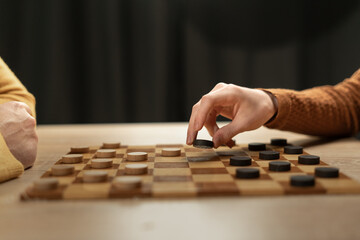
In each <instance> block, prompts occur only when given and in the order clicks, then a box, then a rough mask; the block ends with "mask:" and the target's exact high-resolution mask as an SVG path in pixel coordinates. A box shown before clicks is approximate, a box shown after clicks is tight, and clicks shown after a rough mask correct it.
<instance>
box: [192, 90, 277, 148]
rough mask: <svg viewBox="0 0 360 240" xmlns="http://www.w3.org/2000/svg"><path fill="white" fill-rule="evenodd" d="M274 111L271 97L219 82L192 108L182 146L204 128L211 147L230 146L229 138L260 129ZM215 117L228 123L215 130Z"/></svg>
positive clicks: (256, 91) (258, 91)
mask: <svg viewBox="0 0 360 240" xmlns="http://www.w3.org/2000/svg"><path fill="white" fill-rule="evenodd" d="M275 112H276V108H275V106H274V104H273V101H272V99H271V97H270V96H269V95H268V94H267V93H265V92H264V91H262V90H257V89H250V88H245V87H239V86H236V85H233V84H225V83H219V84H217V85H216V86H215V87H214V88H213V89H212V90H211V92H209V93H208V94H206V95H204V96H203V97H202V98H201V100H200V101H199V102H197V103H196V104H195V105H194V106H193V109H192V113H191V117H190V121H189V126H188V132H187V140H186V143H187V144H189V145H191V144H192V143H193V141H194V140H195V139H196V136H197V133H198V131H200V130H201V129H202V127H203V126H205V127H206V129H207V130H208V132H209V134H210V135H211V136H212V137H213V142H214V147H215V148H217V147H219V146H221V145H222V144H226V145H228V146H229V147H232V146H233V145H234V143H233V141H232V140H231V139H232V137H234V136H235V135H237V134H238V133H241V132H244V131H249V130H254V129H257V128H259V127H261V126H262V125H263V124H264V123H266V122H267V121H268V120H269V119H270V118H271V117H272V116H273V115H274V114H275ZM218 115H222V116H224V117H226V118H229V119H231V120H232V121H231V122H230V123H229V124H227V125H226V126H224V127H222V128H220V129H219V127H218V125H217V124H216V117H217V116H218Z"/></svg>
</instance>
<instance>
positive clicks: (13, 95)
mask: <svg viewBox="0 0 360 240" xmlns="http://www.w3.org/2000/svg"><path fill="white" fill-rule="evenodd" d="M9 101H19V102H23V103H25V104H27V105H28V106H29V107H30V109H31V111H32V115H33V116H34V117H35V115H36V113H35V98H34V96H33V95H32V94H31V93H29V92H28V91H27V89H26V88H25V87H24V85H23V84H22V83H21V82H20V81H19V79H18V78H17V77H16V76H15V74H14V73H13V72H12V71H11V70H10V69H9V67H8V66H7V65H6V63H5V62H4V61H3V60H2V59H1V58H0V104H2V103H5V102H9Z"/></svg>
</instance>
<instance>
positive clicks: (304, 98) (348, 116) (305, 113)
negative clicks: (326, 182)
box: [265, 69, 360, 136]
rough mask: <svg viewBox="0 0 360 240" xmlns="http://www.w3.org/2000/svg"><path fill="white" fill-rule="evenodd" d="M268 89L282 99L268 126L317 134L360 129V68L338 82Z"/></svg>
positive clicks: (330, 134) (348, 131) (333, 134)
mask: <svg viewBox="0 0 360 240" xmlns="http://www.w3.org/2000/svg"><path fill="white" fill-rule="evenodd" d="M266 90H267V91H269V92H271V93H272V94H273V95H274V96H275V97H276V98H277V100H278V113H277V115H276V117H275V119H273V120H272V121H271V122H269V123H268V124H266V125H265V126H266V127H269V128H276V129H280V130H287V131H293V132H298V133H304V134H309V135H317V136H348V135H353V134H355V133H357V132H359V124H360V69H359V70H358V71H357V72H355V73H354V74H353V75H352V76H351V77H350V78H348V79H345V80H344V81H343V82H341V83H339V84H337V85H335V86H321V87H315V88H311V89H307V90H303V91H294V90H286V89H266Z"/></svg>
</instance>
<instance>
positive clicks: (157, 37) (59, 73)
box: [0, 0, 360, 123]
mask: <svg viewBox="0 0 360 240" xmlns="http://www.w3.org/2000/svg"><path fill="white" fill-rule="evenodd" d="M359 29H360V6H359V4H358V1H335V0H328V1H325V0H317V1H310V0H296V1H295V0H294V1H285V0H281V1H279V0H274V1H268V0H228V1H220V0H188V1H186V0H83V1H74V0H21V1H20V0H0V56H1V57H2V58H3V59H4V60H5V61H6V62H7V63H8V64H9V65H10V67H11V68H12V70H13V71H14V72H15V73H16V74H17V76H18V77H19V78H20V79H21V80H22V81H23V83H24V84H25V85H26V86H27V88H28V89H29V90H30V91H31V92H32V93H34V95H35V96H36V98H37V113H38V122H39V123H93V122H139V121H186V120H187V119H188V117H189V115H190V111H191V106H192V105H193V104H194V103H195V102H196V101H197V100H198V99H199V98H200V97H201V96H202V95H203V94H205V93H207V92H208V91H209V90H211V88H212V87H213V86H214V85H215V84H216V83H217V82H219V81H223V82H228V83H230V82H231V83H235V84H238V85H242V86H248V87H282V88H292V89H304V88H308V87H312V86H315V85H323V84H335V83H338V82H340V81H342V80H343V79H344V78H345V77H348V76H349V75H351V74H352V73H353V72H354V71H355V70H356V69H357V68H359V66H360V64H359V63H360V61H359V60H360V31H359Z"/></svg>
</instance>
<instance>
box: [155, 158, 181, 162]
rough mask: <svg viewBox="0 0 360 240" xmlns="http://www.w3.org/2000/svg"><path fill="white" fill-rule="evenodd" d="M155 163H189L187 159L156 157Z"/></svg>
mask: <svg viewBox="0 0 360 240" xmlns="http://www.w3.org/2000/svg"><path fill="white" fill-rule="evenodd" d="M154 161H155V162H187V159H186V157H155V160H154Z"/></svg>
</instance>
